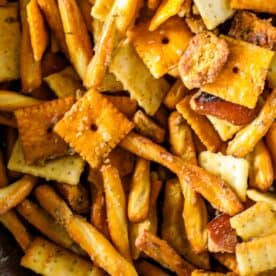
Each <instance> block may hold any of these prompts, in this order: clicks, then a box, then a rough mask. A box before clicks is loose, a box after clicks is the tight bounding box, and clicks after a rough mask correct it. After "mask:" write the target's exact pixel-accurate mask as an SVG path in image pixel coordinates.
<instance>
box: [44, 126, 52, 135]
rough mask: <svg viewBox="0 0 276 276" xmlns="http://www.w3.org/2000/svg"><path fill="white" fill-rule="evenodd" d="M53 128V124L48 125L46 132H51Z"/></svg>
mask: <svg viewBox="0 0 276 276" xmlns="http://www.w3.org/2000/svg"><path fill="white" fill-rule="evenodd" d="M53 128H54V126H49V127H48V128H47V130H46V131H47V133H48V134H50V133H52V132H53Z"/></svg>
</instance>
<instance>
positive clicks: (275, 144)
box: [265, 121, 276, 179]
mask: <svg viewBox="0 0 276 276" xmlns="http://www.w3.org/2000/svg"><path fill="white" fill-rule="evenodd" d="M265 141H266V146H267V147H268V149H269V151H270V153H271V158H272V160H273V169H274V179H276V122H275V121H274V122H273V124H272V125H271V127H270V129H269V130H268V132H267V134H266V136H265Z"/></svg>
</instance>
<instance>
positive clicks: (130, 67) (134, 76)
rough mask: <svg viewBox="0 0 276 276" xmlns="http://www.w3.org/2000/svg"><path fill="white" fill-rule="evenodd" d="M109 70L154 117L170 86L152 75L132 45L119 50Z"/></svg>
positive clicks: (122, 45) (124, 45) (126, 44)
mask: <svg viewBox="0 0 276 276" xmlns="http://www.w3.org/2000/svg"><path fill="white" fill-rule="evenodd" d="M109 70H110V72H111V73H113V74H114V75H115V76H116V78H117V79H118V80H119V81H120V82H121V83H122V84H123V87H124V89H125V90H128V91H129V93H130V96H131V98H133V99H135V100H136V101H137V103H138V105H139V106H141V107H142V108H143V109H144V110H145V111H146V113H147V114H149V115H153V114H154V113H155V112H156V111H157V110H158V108H159V106H160V104H161V102H162V100H163V98H164V96H165V94H166V92H167V91H168V90H169V85H168V83H167V82H166V81H165V80H164V79H158V80H157V79H155V78H154V77H153V76H152V75H151V73H150V72H149V70H148V68H147V67H146V66H145V65H144V63H143V61H142V60H141V59H140V58H139V56H138V55H137V54H136V52H135V50H134V48H133V47H132V46H131V44H129V43H127V42H124V43H122V44H121V45H120V46H119V47H118V48H117V50H116V51H115V53H114V56H113V59H112V61H111V63H110V66H109Z"/></svg>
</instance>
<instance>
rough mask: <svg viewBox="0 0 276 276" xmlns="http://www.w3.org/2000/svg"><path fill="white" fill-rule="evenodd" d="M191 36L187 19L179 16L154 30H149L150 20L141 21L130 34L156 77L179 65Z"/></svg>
mask: <svg viewBox="0 0 276 276" xmlns="http://www.w3.org/2000/svg"><path fill="white" fill-rule="evenodd" d="M191 37H192V34H191V32H190V30H189V28H188V27H187V25H186V23H185V21H183V20H182V19H180V18H179V17H172V18H170V19H169V20H167V21H166V22H165V23H164V24H162V25H161V26H160V27H159V28H158V29H157V30H155V31H153V32H152V31H150V30H149V22H141V23H139V24H138V25H137V26H135V27H134V28H133V29H132V30H131V32H130V34H129V38H130V39H131V41H132V43H133V45H134V48H135V50H136V51H137V53H138V55H139V56H140V57H141V59H142V60H143V61H144V63H145V64H146V66H147V67H148V68H149V70H150V72H151V74H152V75H153V76H154V77H155V78H160V77H162V76H163V75H164V74H166V73H167V72H168V71H169V70H170V69H172V68H173V67H176V66H177V63H178V61H179V59H180V57H181V56H182V54H183V53H184V51H185V49H186V48H187V45H188V42H189V40H190V38H191Z"/></svg>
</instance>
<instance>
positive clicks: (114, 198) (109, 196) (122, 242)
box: [101, 165, 131, 261]
mask: <svg viewBox="0 0 276 276" xmlns="http://www.w3.org/2000/svg"><path fill="white" fill-rule="evenodd" d="M101 172H102V175H103V185H104V192H105V198H106V213H107V223H108V228H109V233H110V236H111V240H112V241H113V244H114V245H115V247H116V248H117V249H118V251H119V252H120V254H121V255H122V256H124V258H126V259H127V260H128V261H131V257H130V248H129V239H128V224H127V216H126V209H127V208H126V198H125V192H124V189H123V186H122V182H121V179H120V176H119V172H118V170H117V169H116V168H114V167H112V166H110V165H105V166H102V168H101Z"/></svg>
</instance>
